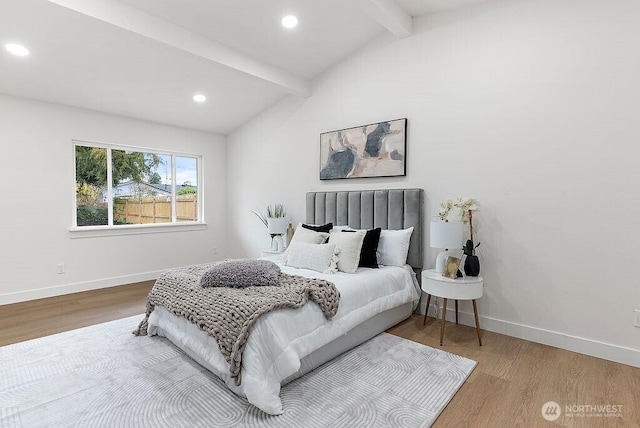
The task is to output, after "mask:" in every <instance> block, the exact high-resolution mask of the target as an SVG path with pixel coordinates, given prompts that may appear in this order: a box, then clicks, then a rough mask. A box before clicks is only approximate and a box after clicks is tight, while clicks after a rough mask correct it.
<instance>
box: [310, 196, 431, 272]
mask: <svg viewBox="0 0 640 428" xmlns="http://www.w3.org/2000/svg"><path fill="white" fill-rule="evenodd" d="M423 193H424V192H423V191H422V189H396V190H352V191H343V192H309V193H307V217H306V221H305V222H306V223H310V224H325V223H329V222H332V223H333V224H334V225H338V226H342V225H349V226H351V227H353V228H354V229H372V228H374V227H381V228H383V229H406V228H408V227H411V226H413V233H412V234H411V242H410V244H409V254H408V255H407V263H408V264H409V265H411V267H413V268H414V269H422V265H423V259H424V258H423V253H422V225H423V220H422V207H423V199H424V197H423Z"/></svg>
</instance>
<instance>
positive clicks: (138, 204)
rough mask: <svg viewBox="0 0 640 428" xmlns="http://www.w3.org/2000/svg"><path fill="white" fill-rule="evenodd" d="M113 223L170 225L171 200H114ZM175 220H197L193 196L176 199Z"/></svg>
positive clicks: (194, 197) (163, 198)
mask: <svg viewBox="0 0 640 428" xmlns="http://www.w3.org/2000/svg"><path fill="white" fill-rule="evenodd" d="M113 210H114V221H115V222H119V223H127V224H149V223H171V200H167V198H166V197H156V198H139V199H138V198H135V199H133V198H132V199H125V198H122V199H116V200H115V201H114V204H113ZM176 219H177V221H178V222H181V221H196V220H198V200H197V198H196V196H195V195H183V196H178V197H177V198H176Z"/></svg>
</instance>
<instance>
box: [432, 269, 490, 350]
mask: <svg viewBox="0 0 640 428" xmlns="http://www.w3.org/2000/svg"><path fill="white" fill-rule="evenodd" d="M483 288H484V284H483V279H482V277H481V276H464V277H462V278H456V279H451V278H447V277H445V276H442V274H441V273H436V271H435V269H428V270H423V271H422V291H424V292H425V293H427V307H426V309H425V312H424V321H423V323H422V324H423V325H425V324H426V323H427V313H428V312H429V303H430V302H431V296H436V297H442V298H443V299H444V301H443V306H442V325H441V327H440V346H442V341H443V339H444V323H445V318H446V313H447V299H454V300H455V301H456V324H458V300H471V301H473V313H474V315H475V318H476V332H477V333H478V343H479V344H480V346H482V338H481V337H480V322H479V321H478V307H477V306H476V299H479V298H480V297H482V292H483Z"/></svg>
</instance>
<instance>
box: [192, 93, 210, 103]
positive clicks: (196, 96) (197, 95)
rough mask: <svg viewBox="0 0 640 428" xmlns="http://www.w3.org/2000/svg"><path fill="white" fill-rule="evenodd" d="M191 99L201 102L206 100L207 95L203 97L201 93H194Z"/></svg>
mask: <svg viewBox="0 0 640 428" xmlns="http://www.w3.org/2000/svg"><path fill="white" fill-rule="evenodd" d="M193 101H195V102H197V103H203V102H205V101H207V97H205V96H204V95H202V94H196V95H194V96H193Z"/></svg>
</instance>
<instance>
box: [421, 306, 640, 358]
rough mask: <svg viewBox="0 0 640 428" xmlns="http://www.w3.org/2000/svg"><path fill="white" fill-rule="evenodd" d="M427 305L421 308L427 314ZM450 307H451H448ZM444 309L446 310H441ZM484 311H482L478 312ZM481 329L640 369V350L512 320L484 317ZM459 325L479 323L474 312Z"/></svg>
mask: <svg viewBox="0 0 640 428" xmlns="http://www.w3.org/2000/svg"><path fill="white" fill-rule="evenodd" d="M425 305H426V302H423V303H422V305H421V307H420V309H421V313H422V314H423V315H424V307H425ZM447 306H448V305H447ZM440 310H442V308H440ZM478 312H480V311H478ZM429 316H431V317H435V310H434V307H433V299H432V302H431V305H430V310H429ZM478 318H479V319H480V329H481V330H487V331H492V332H494V333H500V334H504V335H506V336H511V337H517V338H519V339H524V340H528V341H530V342H536V343H541V344H543V345H549V346H553V347H555V348H560V349H566V350H567V351H572V352H577V353H579V354H584V355H589V356H591V357H596V358H602V359H604V360H609V361H613V362H616V363H621V364H627V365H629V366H633V367H640V350H638V349H632V348H627V347H624V346H618V345H613V344H611V343H605V342H599V341H597V340H592V339H586V338H584V337H577V336H572V335H569V334H565V333H560V332H557V331H551V330H545V329H542V328H537V327H530V326H527V325H522V324H517V323H513V322H510V321H504V320H499V319H496V318H490V317H485V316H481V315H480V314H478ZM455 320H456V311H455V308H451V307H449V306H448V307H447V321H451V322H455ZM458 322H459V323H460V324H464V325H466V326H469V327H474V328H475V326H476V321H475V318H474V316H473V313H471V312H460V311H459V312H458Z"/></svg>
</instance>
